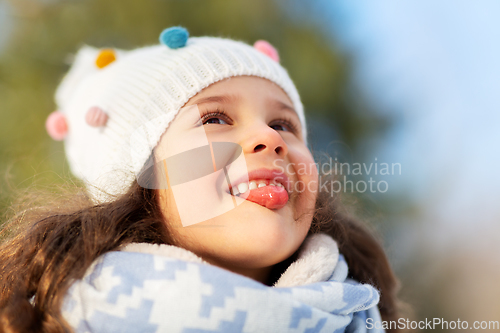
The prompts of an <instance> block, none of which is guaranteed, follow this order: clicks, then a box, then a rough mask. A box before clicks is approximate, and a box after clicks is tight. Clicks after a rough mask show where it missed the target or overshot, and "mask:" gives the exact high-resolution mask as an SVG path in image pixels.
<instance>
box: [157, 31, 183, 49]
mask: <svg viewBox="0 0 500 333" xmlns="http://www.w3.org/2000/svg"><path fill="white" fill-rule="evenodd" d="M188 38H189V32H188V31H187V30H186V28H183V27H170V28H168V29H165V30H163V31H162V33H161V34H160V43H162V44H163V45H167V46H168V47H169V48H171V49H178V48H180V47H184V46H186V43H187V40H188Z"/></svg>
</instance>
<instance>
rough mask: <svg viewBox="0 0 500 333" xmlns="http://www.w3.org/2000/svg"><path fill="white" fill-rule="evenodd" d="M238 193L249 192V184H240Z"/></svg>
mask: <svg viewBox="0 0 500 333" xmlns="http://www.w3.org/2000/svg"><path fill="white" fill-rule="evenodd" d="M238 191H240V193H245V192H246V191H248V183H241V184H239V185H238Z"/></svg>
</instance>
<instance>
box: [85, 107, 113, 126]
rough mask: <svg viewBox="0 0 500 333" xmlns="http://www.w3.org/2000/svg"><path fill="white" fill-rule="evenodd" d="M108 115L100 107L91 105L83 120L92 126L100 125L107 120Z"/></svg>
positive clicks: (104, 123)
mask: <svg viewBox="0 0 500 333" xmlns="http://www.w3.org/2000/svg"><path fill="white" fill-rule="evenodd" d="M108 118H109V117H108V115H107V114H106V112H104V111H103V110H102V109H101V108H100V107H98V106H93V107H91V108H90V109H89V110H88V111H87V114H86V115H85V121H86V122H87V124H89V125H90V126H92V127H102V126H104V125H106V123H107V122H108Z"/></svg>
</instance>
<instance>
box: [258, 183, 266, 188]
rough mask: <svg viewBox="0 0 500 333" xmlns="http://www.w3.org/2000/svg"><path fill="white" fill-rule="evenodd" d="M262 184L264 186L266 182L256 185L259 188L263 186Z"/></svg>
mask: <svg viewBox="0 0 500 333" xmlns="http://www.w3.org/2000/svg"><path fill="white" fill-rule="evenodd" d="M264 186H266V183H260V184H259V186H258V187H259V188H261V187H264Z"/></svg>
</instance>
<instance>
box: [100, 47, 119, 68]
mask: <svg viewBox="0 0 500 333" xmlns="http://www.w3.org/2000/svg"><path fill="white" fill-rule="evenodd" d="M115 60H116V55H115V51H114V50H112V49H104V50H101V52H100V53H99V55H98V56H97V59H96V60H95V64H96V66H97V67H99V68H104V67H106V66H107V65H109V64H110V63H112V62H113V61H115Z"/></svg>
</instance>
